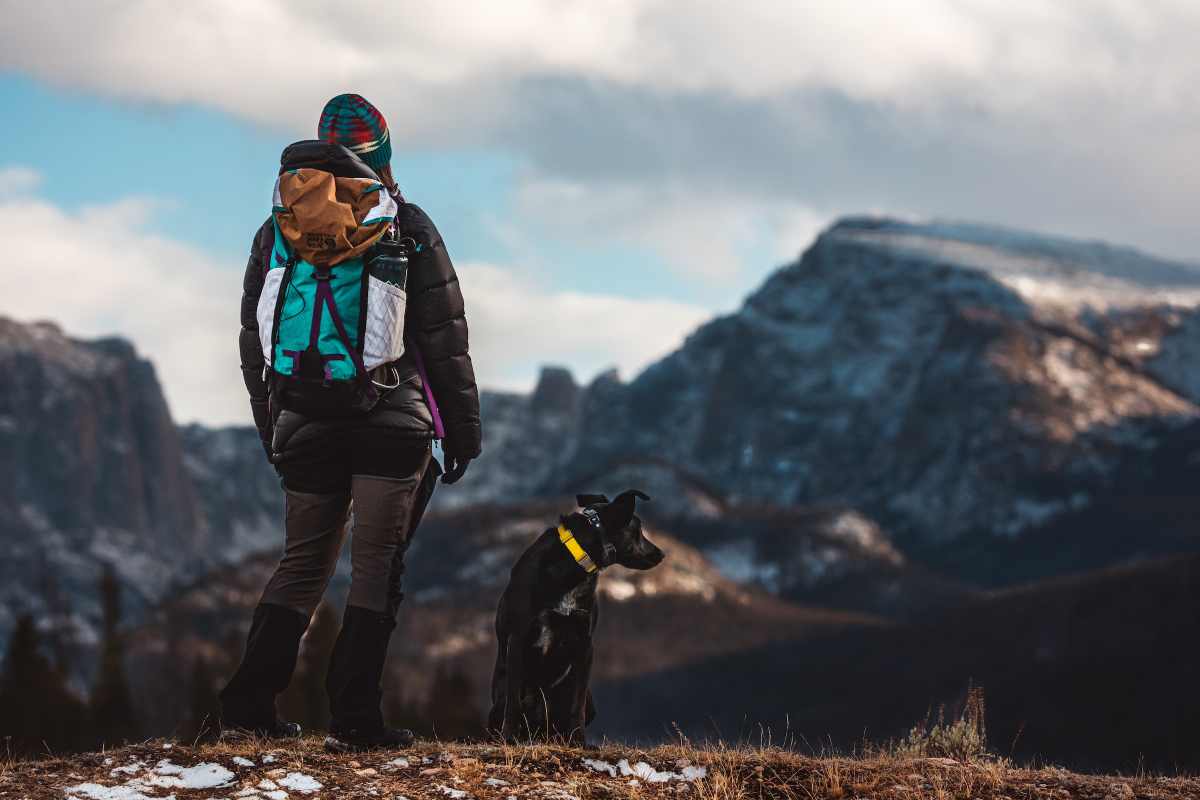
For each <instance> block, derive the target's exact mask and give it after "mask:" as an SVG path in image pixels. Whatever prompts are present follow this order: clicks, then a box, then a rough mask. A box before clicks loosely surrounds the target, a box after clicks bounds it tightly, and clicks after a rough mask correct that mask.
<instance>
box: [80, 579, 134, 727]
mask: <svg viewBox="0 0 1200 800" xmlns="http://www.w3.org/2000/svg"><path fill="white" fill-rule="evenodd" d="M100 603H101V606H102V608H103V614H104V618H103V639H102V641H101V644H100V671H99V673H98V675H97V678H96V684H95V686H94V687H93V689H92V698H91V711H92V728H93V731H94V733H95V736H96V737H97V740H98V743H99V744H102V745H108V746H112V745H118V744H121V743H122V742H124V741H127V740H129V739H131V738H134V737H136V736H137V733H138V728H137V719H136V716H135V715H134V711H133V697H132V695H131V694H130V691H129V681H128V679H127V678H126V676H125V640H124V636H123V635H122V633H121V585H120V584H119V583H118V582H117V577H116V574H115V573H114V572H113V570H112V567H109V566H106V567H105V568H104V572H103V573H102V574H101V577H100Z"/></svg>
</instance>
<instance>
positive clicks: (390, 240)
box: [367, 236, 417, 290]
mask: <svg viewBox="0 0 1200 800" xmlns="http://www.w3.org/2000/svg"><path fill="white" fill-rule="evenodd" d="M416 249H417V243H416V241H415V240H414V239H413V238H412V237H411V236H401V237H398V238H397V237H394V236H385V237H384V238H382V239H380V240H379V241H378V242H376V243H375V246H374V247H372V248H371V250H370V253H369V254H368V256H367V271H368V273H370V275H371V277H373V278H375V279H376V280H380V281H383V282H384V283H388V284H391V285H392V286H395V287H397V288H399V289H401V290H403V289H404V288H405V286H406V284H407V283H408V258H409V256H411V255H412V254H413V253H414V252H416Z"/></svg>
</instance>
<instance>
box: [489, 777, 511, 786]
mask: <svg viewBox="0 0 1200 800" xmlns="http://www.w3.org/2000/svg"><path fill="white" fill-rule="evenodd" d="M483 782H484V783H486V784H487V785H488V786H511V785H512V784H510V783H509V782H508V781H506V780H501V779H500V778H485V779H484V781H483Z"/></svg>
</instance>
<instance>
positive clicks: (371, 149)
mask: <svg viewBox="0 0 1200 800" xmlns="http://www.w3.org/2000/svg"><path fill="white" fill-rule="evenodd" d="M317 138H318V139H320V140H321V141H323V142H336V143H337V144H340V145H342V146H344V147H345V148H346V149H348V150H349V151H350V152H352V153H354V154H355V155H356V156H358V157H359V158H361V159H362V160H363V161H365V162H366V163H367V166H369V167H370V168H371V169H374V170H380V169H382V168H384V167H386V166H387V165H388V163H389V162H391V160H392V142H391V139H390V137H389V136H388V127H387V121H386V120H384V118H383V114H380V113H379V109H377V108H375V106H373V105H371V104H370V103H368V102H367V101H366V99H365V98H363V97H362V95H357V94H339V95H338V96H337V97H335V98H333V99H332V100H330V101H329V102H328V103H326V104H325V108H324V109H323V110H322V111H321V121H320V122H319V123H318V124H317Z"/></svg>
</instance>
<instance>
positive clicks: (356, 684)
mask: <svg viewBox="0 0 1200 800" xmlns="http://www.w3.org/2000/svg"><path fill="white" fill-rule="evenodd" d="M395 627H396V619H395V617H393V616H392V615H390V614H384V613H380V612H378V611H372V610H370V609H367V608H360V607H358V606H346V614H345V616H344V617H343V618H342V630H341V631H340V632H339V633H338V638H337V642H335V643H334V645H333V655H332V656H331V657H330V659H329V673H328V675H327V676H326V678H325V689H326V690H327V691H328V692H329V711H330V716H331V719H330V722H329V731H330V733H331V734H332V736H331V737H330V738H331V739H333V740H335V741H342V740H343V739H344V740H346V741H348V742H364V743H371V746H373V747H395V746H399V747H406V746H407V744H408V743H411V741H412V733H411V732H410V731H398V732H394V731H391V729H390V728H388V727H387V726H386V725H385V724H384V722H383V711H382V710H381V708H380V705H381V703H382V700H383V691H382V689H381V688H380V683H381V682H382V680H383V666H384V662H385V661H386V660H387V651H388V641H389V640H390V639H391V638H392V629H393V628H395ZM405 736H407V742H405V743H404V744H393V742H398V741H404V740H405ZM397 737H399V738H397ZM328 744H329V743H328V742H327V743H326V745H327V746H328Z"/></svg>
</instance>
